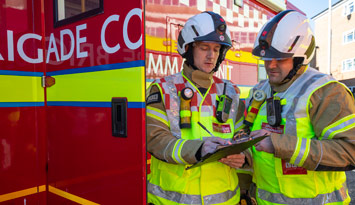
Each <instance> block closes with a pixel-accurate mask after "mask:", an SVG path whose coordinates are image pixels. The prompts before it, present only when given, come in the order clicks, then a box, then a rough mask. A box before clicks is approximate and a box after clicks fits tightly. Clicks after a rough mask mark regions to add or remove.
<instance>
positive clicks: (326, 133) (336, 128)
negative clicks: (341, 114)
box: [323, 118, 355, 139]
mask: <svg viewBox="0 0 355 205" xmlns="http://www.w3.org/2000/svg"><path fill="white" fill-rule="evenodd" d="M353 123H355V119H354V118H352V119H350V120H347V121H345V122H343V123H341V124H340V125H337V126H335V127H333V128H330V129H329V130H327V131H326V132H325V133H324V136H323V139H328V138H329V136H330V134H331V133H332V132H334V131H337V130H340V129H343V128H344V127H346V126H348V125H351V124H353Z"/></svg>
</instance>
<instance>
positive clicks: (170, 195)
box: [148, 182, 239, 205]
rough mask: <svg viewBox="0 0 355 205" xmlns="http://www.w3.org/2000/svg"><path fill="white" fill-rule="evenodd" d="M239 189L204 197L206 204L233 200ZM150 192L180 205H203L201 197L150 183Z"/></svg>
mask: <svg viewBox="0 0 355 205" xmlns="http://www.w3.org/2000/svg"><path fill="white" fill-rule="evenodd" d="M238 189H239V185H238V186H237V187H236V188H235V190H233V191H230V190H228V191H225V192H223V193H219V194H212V195H207V196H204V197H203V202H204V204H206V205H207V204H219V203H224V202H227V201H228V200H230V199H231V198H233V197H234V196H235V195H236V194H237V191H238ZM148 192H149V193H151V194H153V195H155V196H158V197H161V198H164V199H166V200H170V201H173V202H176V203H179V204H202V201H201V196H200V195H191V194H181V193H179V192H174V191H164V190H163V189H162V188H161V187H159V186H157V185H155V184H152V183H150V182H148Z"/></svg>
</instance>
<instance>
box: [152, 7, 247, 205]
mask: <svg viewBox="0 0 355 205" xmlns="http://www.w3.org/2000/svg"><path fill="white" fill-rule="evenodd" d="M177 44H178V52H179V54H180V55H181V56H182V57H183V58H185V59H186V60H185V62H184V65H183V70H182V72H180V73H177V74H174V75H170V76H167V77H164V78H162V79H159V80H156V81H154V82H153V83H152V85H151V86H150V87H149V88H148V91H147V94H148V97H147V99H146V105H147V149H148V152H149V153H151V155H152V158H151V165H150V169H151V173H150V174H149V175H148V202H149V203H151V204H156V205H157V204H237V203H238V202H239V199H240V196H239V195H240V190H239V185H238V177H237V175H236V171H235V169H234V168H237V167H241V166H242V165H243V164H244V163H245V161H246V160H245V155H244V154H236V155H231V156H229V158H232V159H233V162H234V163H232V162H230V163H229V164H230V166H227V165H225V164H223V163H221V162H218V161H216V162H210V163H207V164H204V165H202V166H200V167H196V168H191V169H188V170H186V167H188V166H189V165H191V164H193V163H196V162H197V161H199V160H200V159H201V157H203V156H205V155H206V154H208V153H211V152H214V151H215V150H216V149H217V147H218V146H220V145H221V146H222V145H227V144H229V142H230V141H231V139H232V137H233V135H234V133H235V132H237V131H238V129H239V127H240V126H241V125H242V123H241V122H242V121H243V112H244V108H245V106H244V104H243V103H242V102H241V101H240V99H239V89H238V88H237V87H236V86H234V85H232V84H231V83H230V82H229V81H227V80H221V79H219V78H217V77H215V76H214V75H213V74H214V73H215V72H216V71H217V70H218V67H219V65H220V64H221V63H222V61H223V60H224V58H225V55H226V52H227V50H228V49H229V48H230V47H231V37H230V32H229V30H228V28H227V25H226V23H225V21H224V19H223V18H222V17H221V16H220V15H218V14H216V13H213V12H202V13H200V14H197V15H195V16H193V17H191V18H189V19H188V20H187V22H186V24H185V25H184V28H183V29H182V30H181V32H180V33H179V37H178V42H177ZM200 124H201V125H200Z"/></svg>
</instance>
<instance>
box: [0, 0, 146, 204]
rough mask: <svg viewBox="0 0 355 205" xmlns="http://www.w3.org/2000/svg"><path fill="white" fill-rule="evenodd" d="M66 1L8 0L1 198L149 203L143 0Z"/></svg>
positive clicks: (3, 10)
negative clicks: (92, 8)
mask: <svg viewBox="0 0 355 205" xmlns="http://www.w3.org/2000/svg"><path fill="white" fill-rule="evenodd" d="M58 2H59V1H58ZM58 2H57V1H43V0H26V1H16V2H12V1H6V3H2V4H3V5H1V7H0V35H1V44H0V54H1V57H0V69H1V70H0V78H1V83H0V88H1V90H2V95H1V97H0V99H1V100H0V113H1V114H0V116H1V117H0V122H1V125H0V126H1V135H0V142H1V143H0V150H1V154H0V161H1V167H0V183H1V186H0V203H1V202H5V203H10V204H117V202H118V201H119V202H120V203H123V204H145V201H146V193H145V192H146V189H145V183H146V182H145V181H146V165H145V164H146V156H145V152H146V151H145V150H146V149H145V103H144V101H145V66H144V62H145V60H144V58H145V56H144V32H143V31H144V19H143V17H144V14H143V2H142V1H129V2H125V3H124V6H117V4H116V3H117V2H116V1H113V0H111V1H105V4H102V5H101V4H100V3H101V2H103V1H101V2H100V1H97V2H99V4H98V8H99V9H98V12H97V13H96V14H95V15H93V16H91V17H88V18H83V19H74V20H73V21H71V22H66V23H62V24H60V21H58V22H59V23H58V22H55V21H54V20H53V19H54V18H55V17H54V16H55V15H56V10H55V8H56V7H58V8H59V10H60V9H63V5H60V4H59V3H58ZM57 3H58V4H57ZM56 4H57V5H56ZM101 6H103V7H102V8H100V7H101ZM64 8H67V7H64ZM59 12H60V11H59ZM55 24H58V25H55ZM42 76H46V77H42ZM42 85H46V86H44V87H43V86H42ZM114 135H115V136H114Z"/></svg>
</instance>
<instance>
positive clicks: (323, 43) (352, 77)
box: [311, 0, 355, 93]
mask: <svg viewBox="0 0 355 205" xmlns="http://www.w3.org/2000/svg"><path fill="white" fill-rule="evenodd" d="M354 5H355V1H354V0H340V1H338V2H337V3H335V4H333V5H332V8H331V24H330V26H329V17H330V15H329V9H326V10H324V11H322V12H321V13H319V14H317V15H316V16H314V17H312V20H313V21H314V33H315V38H316V53H315V57H314V59H313V61H312V62H311V66H312V67H315V68H317V69H318V70H319V71H321V72H323V73H328V74H331V75H332V76H333V77H334V78H336V79H337V80H339V81H340V82H343V83H344V84H345V85H347V86H348V87H349V88H350V90H351V91H352V92H353V93H355V8H354ZM329 27H330V28H331V29H330V30H329ZM329 33H330V35H331V40H330V42H331V43H330V49H329V44H328V42H329ZM329 65H330V66H329Z"/></svg>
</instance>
